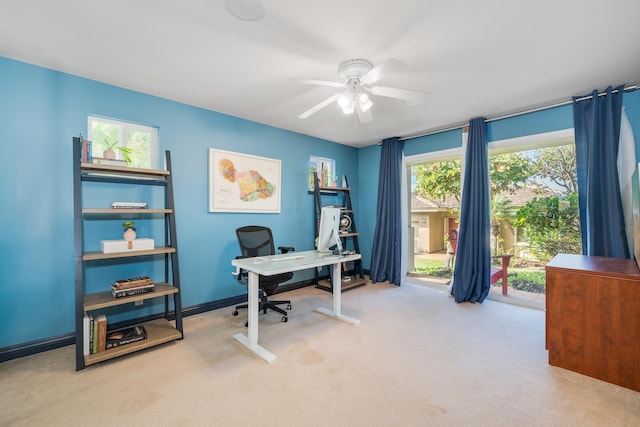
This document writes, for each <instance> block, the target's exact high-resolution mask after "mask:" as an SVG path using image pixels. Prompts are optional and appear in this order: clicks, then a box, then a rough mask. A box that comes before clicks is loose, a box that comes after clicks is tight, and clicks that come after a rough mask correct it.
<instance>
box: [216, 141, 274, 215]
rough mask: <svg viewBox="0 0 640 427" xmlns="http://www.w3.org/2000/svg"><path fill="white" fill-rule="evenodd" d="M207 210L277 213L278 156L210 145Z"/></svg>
mask: <svg viewBox="0 0 640 427" xmlns="http://www.w3.org/2000/svg"><path fill="white" fill-rule="evenodd" d="M209 212H252V213H280V160H277V159H269V158H266V157H258V156H251V155H248V154H242V153H234V152H232V151H223V150H216V149H213V148H210V149H209Z"/></svg>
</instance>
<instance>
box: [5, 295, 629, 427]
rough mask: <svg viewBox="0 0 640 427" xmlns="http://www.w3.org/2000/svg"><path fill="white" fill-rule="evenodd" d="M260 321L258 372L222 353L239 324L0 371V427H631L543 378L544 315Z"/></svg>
mask: <svg viewBox="0 0 640 427" xmlns="http://www.w3.org/2000/svg"><path fill="white" fill-rule="evenodd" d="M284 295H286V296H287V297H290V298H291V299H292V300H293V311H292V312H291V314H290V320H289V323H281V322H280V321H279V320H280V316H278V315H277V314H274V313H272V314H268V315H267V316H266V317H265V316H263V315H261V323H260V343H261V344H262V345H263V346H264V347H265V348H267V349H268V350H269V351H271V352H273V353H274V354H276V355H277V356H278V359H277V360H276V361H275V362H274V363H273V364H271V365H268V364H266V363H264V362H263V361H262V360H260V359H258V358H257V357H255V356H254V355H252V354H251V353H249V352H248V351H247V350H246V349H244V347H242V346H241V345H240V344H238V343H237V342H236V341H235V340H233V338H232V336H233V334H235V333H238V332H241V331H243V330H244V329H245V328H244V326H243V323H244V320H245V319H246V314H241V315H240V316H239V317H232V316H231V315H230V313H231V311H232V310H231V308H226V309H221V310H217V311H215V312H209V313H204V314H201V315H197V316H192V317H188V318H185V334H186V338H185V339H184V340H183V341H179V342H175V343H171V344H167V345H164V346H161V347H157V348H155V349H152V350H149V351H146V352H141V353H138V354H134V355H131V356H127V357H124V358H120V359H116V360H112V361H109V362H105V363H102V364H99V365H95V366H91V367H89V368H87V369H86V370H84V371H81V372H75V371H74V351H73V347H72V346H70V347H66V348H62V349H58V350H53V351H50V352H47V353H43V354H39V355H35V356H30V357H25V358H22V359H18V360H13V361H9V362H6V363H3V364H0V424H1V425H6V426H16V425H18V426H19V425H28V426H87V425H91V426H113V425H119V426H165V425H166V426H276V425H277V426H432V425H433V426H443V425H444V426H449V425H453V426H638V425H640V393H638V392H635V391H632V390H628V389H625V388H621V387H618V386H615V385H612V384H608V383H605V382H602V381H599V380H596V379H593V378H589V377H586V376H583V375H580V374H576V373H573V372H569V371H566V370H563V369H559V368H554V367H551V366H549V365H548V364H547V352H546V351H545V349H544V312H543V311H540V310H533V309H530V308H524V307H518V306H513V305H508V304H502V303H499V302H495V301H489V300H487V301H486V302H485V303H483V304H456V303H455V302H454V301H453V300H452V299H451V298H450V297H448V296H447V295H446V294H445V293H444V292H441V291H438V290H434V289H431V288H428V287H425V286H421V285H418V284H407V285H404V286H402V287H399V288H398V287H395V286H390V285H388V284H374V285H369V286H366V287H363V288H359V289H355V290H352V291H349V292H346V293H344V294H343V312H344V313H345V314H348V315H350V316H353V317H356V318H359V319H361V323H360V324H359V325H355V326H353V325H349V324H346V323H343V322H340V321H337V320H334V319H331V318H329V317H326V316H324V315H322V314H319V313H317V312H315V311H313V309H314V308H316V307H318V306H325V307H331V295H330V294H329V293H327V292H324V291H320V290H317V289H315V288H312V287H310V288H305V289H300V290H296V291H292V292H289V293H287V294H284Z"/></svg>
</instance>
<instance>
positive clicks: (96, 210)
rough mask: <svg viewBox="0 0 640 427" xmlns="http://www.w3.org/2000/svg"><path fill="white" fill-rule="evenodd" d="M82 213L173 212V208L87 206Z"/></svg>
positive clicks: (129, 213) (128, 213)
mask: <svg viewBox="0 0 640 427" xmlns="http://www.w3.org/2000/svg"><path fill="white" fill-rule="evenodd" d="M82 213H83V214H93V215H131V214H171V213H173V209H113V208H85V209H82Z"/></svg>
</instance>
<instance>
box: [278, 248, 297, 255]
mask: <svg viewBox="0 0 640 427" xmlns="http://www.w3.org/2000/svg"><path fill="white" fill-rule="evenodd" d="M278 250H279V251H280V252H281V253H283V254H286V253H287V252H293V251H295V250H296V248H294V247H293V246H278Z"/></svg>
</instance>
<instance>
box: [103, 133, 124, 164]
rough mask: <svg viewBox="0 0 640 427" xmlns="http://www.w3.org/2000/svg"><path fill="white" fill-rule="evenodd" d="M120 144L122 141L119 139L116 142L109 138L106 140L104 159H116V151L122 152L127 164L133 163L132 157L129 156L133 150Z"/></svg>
mask: <svg viewBox="0 0 640 427" xmlns="http://www.w3.org/2000/svg"><path fill="white" fill-rule="evenodd" d="M118 142H120V140H118V139H116V140H115V141H111V140H110V139H109V138H105V139H104V146H105V147H106V148H105V150H104V151H103V152H102V157H104V158H105V159H109V160H114V159H115V158H116V152H115V150H119V151H121V152H122V157H123V158H124V161H125V162H127V164H129V163H131V156H129V154H131V148H129V147H123V146H120V145H118Z"/></svg>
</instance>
